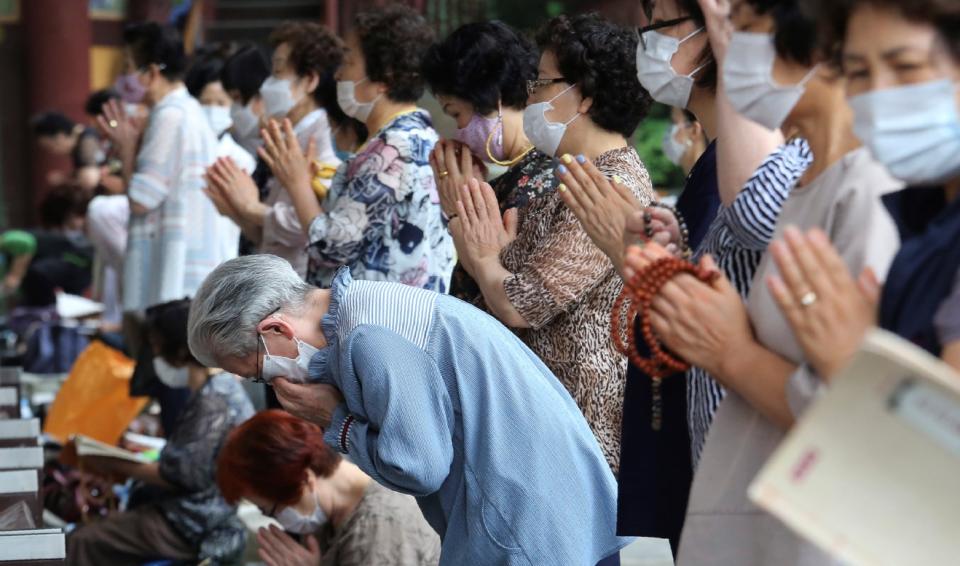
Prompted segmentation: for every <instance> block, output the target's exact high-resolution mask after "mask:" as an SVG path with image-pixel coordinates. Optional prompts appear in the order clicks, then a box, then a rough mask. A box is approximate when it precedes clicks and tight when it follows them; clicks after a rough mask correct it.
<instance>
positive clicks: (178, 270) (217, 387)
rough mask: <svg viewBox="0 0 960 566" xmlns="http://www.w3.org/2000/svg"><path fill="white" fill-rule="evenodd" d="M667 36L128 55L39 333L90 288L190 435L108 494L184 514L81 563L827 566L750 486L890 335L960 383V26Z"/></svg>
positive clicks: (591, 19)
mask: <svg viewBox="0 0 960 566" xmlns="http://www.w3.org/2000/svg"><path fill="white" fill-rule="evenodd" d="M644 11H645V14H646V17H647V20H648V23H647V25H645V26H643V27H641V28H639V29H631V28H626V27H623V26H620V25H617V24H614V23H612V22H610V21H608V20H606V19H604V18H602V17H600V16H598V15H596V14H578V15H559V16H556V17H553V18H550V19H549V20H548V21H546V22H544V23H543V25H542V26H541V27H540V29H539V30H538V31H537V32H536V33H535V34H533V35H531V36H527V35H525V34H524V33H521V32H520V31H518V30H515V29H513V28H511V27H510V26H508V25H506V24H504V23H502V22H499V21H486V22H477V23H470V24H466V25H464V26H462V27H460V28H458V29H456V30H454V31H453V32H451V33H450V34H449V35H447V36H446V37H435V34H434V32H433V30H432V27H431V26H430V25H429V24H428V23H427V21H426V20H425V19H424V18H423V17H422V16H421V15H419V14H418V13H417V12H415V11H414V10H412V9H410V8H407V7H404V6H400V5H391V6H388V7H385V8H382V9H378V10H376V11H371V12H366V13H362V14H360V15H359V16H357V18H356V19H355V21H353V22H352V25H351V26H349V27H348V30H347V32H346V33H345V34H344V35H343V37H338V36H337V35H335V34H334V33H332V32H331V31H330V30H329V29H328V28H326V27H324V26H321V25H319V24H316V23H309V22H288V23H285V24H283V25H281V26H279V27H278V28H277V29H276V30H275V31H274V32H273V33H272V34H271V36H270V48H271V55H270V57H269V58H268V57H267V55H266V54H265V53H264V52H263V51H262V50H261V48H260V47H258V46H255V45H245V46H240V47H236V46H213V47H209V46H207V47H205V48H203V49H201V50H199V51H198V52H197V53H195V54H194V55H193V56H191V57H187V55H186V54H185V52H184V48H183V42H182V39H181V37H180V36H179V34H178V33H177V32H176V31H175V30H173V29H170V28H167V27H164V26H161V25H158V24H154V23H143V24H133V25H131V26H129V27H128V28H127V30H126V32H125V34H124V43H125V65H126V68H127V71H128V72H127V73H126V74H124V75H123V76H122V77H120V78H119V79H118V81H117V85H116V88H115V89H110V90H107V91H101V92H97V93H94V94H93V95H91V98H90V101H89V102H88V104H87V109H88V113H89V114H90V116H91V123H90V125H83V124H77V123H75V122H73V121H72V120H70V119H69V118H67V117H65V116H63V115H62V114H59V113H56V112H50V113H46V114H43V115H41V116H37V117H36V118H35V119H34V121H33V122H32V126H33V130H34V132H35V134H36V137H37V139H38V140H39V145H40V147H41V148H42V150H44V151H49V152H53V153H57V154H62V155H69V156H71V158H72V160H73V165H74V170H73V171H72V172H71V173H70V174H62V173H61V174H56V175H51V179H50V181H51V182H52V183H55V184H56V185H57V187H58V188H57V189H56V190H54V191H52V192H51V193H50V194H49V196H47V197H46V200H45V207H44V214H43V217H44V224H45V231H44V232H42V233H41V235H44V234H51V235H49V236H47V238H46V243H45V240H44V238H42V237H40V236H36V235H33V234H27V233H21V232H9V233H6V234H3V236H2V238H0V245H2V246H3V250H4V253H5V254H7V255H8V256H9V257H10V258H11V262H10V266H11V268H10V269H9V270H8V274H7V276H6V277H5V279H4V281H3V286H4V290H5V291H7V292H13V291H14V290H16V289H23V291H24V293H23V294H24V300H25V301H26V302H27V303H28V304H30V305H37V306H42V305H45V304H50V302H51V301H54V300H55V292H56V291H57V290H67V291H70V292H76V293H81V292H83V291H84V290H85V289H86V288H88V287H90V286H91V285H93V286H94V287H95V290H94V292H95V294H96V296H97V298H99V299H100V300H102V301H104V302H105V303H106V305H107V311H106V313H105V315H104V322H105V324H108V325H109V327H110V328H112V329H115V330H117V331H118V332H122V342H123V347H124V350H125V351H126V352H127V353H128V354H129V355H130V356H131V357H133V358H134V359H135V360H136V361H137V370H136V374H135V379H134V386H133V387H134V389H136V388H137V387H140V388H141V389H140V394H149V395H151V396H153V397H155V398H156V399H157V400H158V401H159V403H160V405H161V408H162V415H163V423H164V433H165V435H166V436H167V445H166V448H164V450H163V452H162V453H161V455H160V460H159V461H158V462H157V463H154V464H131V463H129V462H111V461H109V460H103V459H98V460H97V461H94V462H91V463H90V465H89V466H88V467H89V468H91V469H96V470H98V471H99V472H100V473H102V474H104V475H113V476H124V477H132V478H135V479H138V480H141V481H142V482H143V483H145V484H148V485H151V486H153V487H154V488H155V492H156V493H155V494H154V495H152V496H151V497H150V498H149V499H147V500H146V501H144V502H142V503H140V504H139V505H136V506H131V507H130V508H129V509H127V510H125V511H123V512H121V513H115V514H113V515H111V516H110V517H108V518H106V519H103V520H100V521H96V522H92V523H90V524H87V525H84V526H81V527H80V528H79V529H77V530H76V531H75V532H74V533H73V534H72V535H71V536H70V537H69V538H68V563H70V564H77V565H94V564H95V565H99V564H127V563H130V564H139V563H143V562H145V561H147V560H150V559H160V558H164V559H171V560H179V561H204V560H206V561H209V562H207V563H231V562H234V561H236V560H238V559H239V557H240V556H241V555H242V554H243V552H244V548H245V539H246V531H245V527H244V525H243V523H241V522H240V520H239V519H238V516H237V504H238V503H239V502H241V501H248V502H250V503H252V504H253V505H254V506H255V507H256V508H258V509H259V511H260V513H261V514H262V515H264V516H266V517H270V518H272V519H274V520H275V522H276V523H275V524H273V525H272V526H269V527H264V528H262V529H260V531H259V532H258V534H257V536H256V542H257V544H258V546H259V553H260V557H261V558H262V559H263V561H264V562H266V564H268V566H275V565H302V566H306V565H320V564H323V565H342V566H351V565H370V564H378V565H381V564H382V565H387V564H396V565H404V566H412V565H428V564H443V565H466V564H498V565H500V564H502V565H508V564H509V565H514V564H516V565H520V564H525V565H528V564H550V565H553V564H556V565H582V566H594V565H598V566H599V565H616V564H619V561H620V559H619V552H620V550H621V549H622V548H623V547H625V546H626V545H627V544H629V543H630V542H631V541H632V540H633V539H632V537H659V538H665V539H668V540H669V541H670V545H671V548H672V550H673V551H674V553H675V556H676V559H677V561H678V563H679V564H682V565H700V564H709V565H720V566H725V565H729V566H743V565H748V564H757V565H761V564H763V565H767V564H769V565H777V566H781V565H797V566H802V565H821V564H831V563H833V559H832V558H831V557H830V556H828V555H827V554H826V553H825V552H824V551H823V550H822V549H820V548H819V547H817V546H816V545H814V544H813V543H811V542H809V541H807V540H806V539H804V538H802V537H800V536H799V535H797V534H796V533H794V532H793V531H792V530H791V529H789V528H788V527H787V526H785V525H784V524H783V523H781V522H780V521H779V520H778V519H777V518H775V517H774V516H772V515H770V514H768V513H766V512H765V511H763V510H761V509H760V508H759V507H757V506H755V505H754V504H753V503H751V502H750V500H749V499H748V497H747V489H748V486H749V484H750V482H751V481H752V480H753V478H754V477H755V476H756V475H757V473H758V471H759V470H760V468H761V466H762V465H763V464H764V463H765V462H766V461H767V459H768V458H769V457H770V456H771V455H772V454H773V452H774V450H775V449H776V448H777V446H778V445H779V444H780V443H781V441H782V440H783V438H784V435H785V434H786V433H787V432H788V431H789V430H790V429H791V427H792V426H793V425H794V423H795V422H796V421H797V419H798V418H799V417H800V416H802V415H803V413H804V412H805V411H806V410H807V408H808V407H809V406H810V405H811V403H813V402H814V401H815V400H816V398H817V397H818V396H819V395H820V394H822V393H823V392H824V391H826V390H828V389H829V387H830V384H831V381H832V380H833V379H834V378H835V376H837V374H838V373H839V372H840V371H841V370H842V369H843V368H844V367H845V366H846V365H847V363H848V362H849V361H850V360H851V359H852V358H853V356H854V354H855V352H856V351H857V349H858V348H859V346H860V343H861V341H862V339H863V337H864V336H865V335H866V333H867V332H868V330H869V329H870V328H872V327H874V326H879V327H881V328H884V329H886V330H889V331H891V332H894V333H896V334H898V335H900V336H901V337H903V338H905V339H907V340H909V341H911V342H913V343H915V344H917V345H919V346H920V347H922V348H924V349H926V350H927V351H928V352H930V353H931V354H933V355H935V356H937V357H940V358H942V359H943V360H944V361H945V362H946V363H947V364H949V365H951V366H953V367H954V368H956V369H957V370H960V246H957V242H960V209H958V207H960V204H958V203H960V198H957V197H958V196H960V94H958V93H960V91H958V86H957V85H958V84H960V5H958V4H957V3H956V2H955V1H954V0H914V1H913V2H910V3H907V2H903V1H902V0H729V1H727V0H649V1H647V2H645V3H644ZM425 94H430V95H432V96H433V97H434V98H435V100H436V102H437V104H438V106H439V108H440V109H441V110H442V112H443V113H444V114H446V115H447V116H449V118H451V119H452V120H453V121H454V122H455V123H456V129H455V133H454V135H453V136H452V137H450V138H446V139H444V138H441V136H440V135H439V134H438V132H437V131H436V129H435V128H434V125H433V121H432V117H431V115H430V113H429V112H428V111H427V110H425V109H424V108H422V107H420V106H418V104H419V102H420V101H421V100H422V99H423V97H424V95H425ZM652 103H659V104H663V105H667V106H669V107H671V109H672V113H671V127H670V128H669V131H668V132H667V134H666V135H665V137H664V139H663V151H664V154H665V155H666V156H667V158H668V159H669V160H670V161H672V162H673V163H674V164H676V165H678V166H680V167H682V169H683V171H684V173H686V181H685V184H684V186H683V188H682V191H681V192H680V193H679V195H678V198H677V199H676V203H675V205H670V204H667V203H666V202H665V200H664V199H663V198H662V197H661V196H660V194H658V192H657V191H656V190H655V188H654V186H653V183H652V181H651V176H650V174H649V173H648V171H647V168H646V166H645V165H644V162H643V160H642V159H641V157H640V155H639V154H638V153H637V151H636V149H635V148H634V145H633V143H632V141H631V138H632V136H633V133H634V131H635V130H636V129H637V128H638V126H639V125H640V124H641V123H642V122H643V121H644V120H645V119H647V117H648V112H649V111H650V108H651V104H652ZM627 296H629V297H634V300H642V301H644V302H643V305H644V306H643V307H642V308H639V312H638V317H637V318H636V319H635V320H634V319H629V318H628V319H624V318H623V316H622V312H623V311H622V309H621V308H620V307H621V306H622V299H623V297H627ZM651 356H652V359H653V360H654V362H648V361H647V360H646V359H645V358H647V357H651ZM681 362H683V363H681ZM687 365H689V368H688V369H684V368H685V367H686V366H687ZM243 380H247V381H248V382H249V381H253V382H256V383H263V384H265V390H266V391H267V392H268V395H267V397H268V399H267V402H266V405H267V407H268V409H267V410H262V411H260V412H255V408H254V406H253V404H252V403H251V400H250V399H249V397H248V394H247V390H248V389H249V387H250V385H249V383H247V384H246V387H247V389H245V388H244V386H242V385H241V383H242V381H243ZM134 392H135V393H136V391H134ZM281 409H282V410H281ZM278 525H279V526H278Z"/></svg>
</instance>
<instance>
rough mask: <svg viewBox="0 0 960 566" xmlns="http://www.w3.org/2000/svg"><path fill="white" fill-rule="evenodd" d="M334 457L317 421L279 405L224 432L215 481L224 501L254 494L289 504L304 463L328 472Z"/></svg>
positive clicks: (332, 468) (299, 484)
mask: <svg viewBox="0 0 960 566" xmlns="http://www.w3.org/2000/svg"><path fill="white" fill-rule="evenodd" d="M340 460H341V456H340V454H338V453H336V452H334V451H333V450H331V449H330V447H329V446H327V445H326V443H324V441H323V430H321V429H320V427H318V426H317V425H315V424H313V423H310V422H307V421H304V420H301V419H298V418H297V417H295V416H293V415H291V414H289V413H287V412H284V411H280V410H270V411H262V412H260V413H257V414H256V415H254V416H253V418H251V419H250V420H248V421H246V422H245V423H243V424H241V425H240V426H238V427H237V428H235V429H234V430H233V431H232V432H231V433H230V435H229V436H228V437H227V441H226V443H225V444H224V446H223V448H222V449H221V450H220V456H219V459H218V461H217V484H218V485H219V486H220V492H221V493H222V494H223V497H224V499H226V500H227V501H228V502H229V503H236V502H237V501H238V500H240V499H241V498H242V497H244V496H245V495H248V494H254V495H257V496H260V497H263V498H265V499H269V500H271V501H275V502H277V503H278V504H279V505H293V504H294V503H296V502H297V500H299V499H300V492H301V489H302V487H303V484H304V482H306V481H307V469H311V470H313V473H315V474H316V475H317V476H319V477H330V476H331V475H332V474H333V472H334V471H335V470H336V469H337V466H338V465H339V464H340Z"/></svg>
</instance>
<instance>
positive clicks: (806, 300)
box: [800, 291, 817, 308]
mask: <svg viewBox="0 0 960 566" xmlns="http://www.w3.org/2000/svg"><path fill="white" fill-rule="evenodd" d="M815 302H817V294H816V293H814V292H813V291H807V292H806V293H804V294H803V296H802V297H800V306H802V307H803V308H807V307H809V306H811V305H813V303H815Z"/></svg>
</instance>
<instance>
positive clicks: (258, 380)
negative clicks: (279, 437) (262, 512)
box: [253, 333, 276, 517]
mask: <svg viewBox="0 0 960 566" xmlns="http://www.w3.org/2000/svg"><path fill="white" fill-rule="evenodd" d="M255 334H256V341H257V377H255V378H253V382H254V383H266V381H264V379H263V362H262V361H261V360H262V358H261V357H260V343H261V342H262V340H261V339H260V334H259V333H255ZM274 507H276V505H274ZM271 517H272V515H271Z"/></svg>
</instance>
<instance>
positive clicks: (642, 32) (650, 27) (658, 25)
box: [637, 16, 693, 49]
mask: <svg viewBox="0 0 960 566" xmlns="http://www.w3.org/2000/svg"><path fill="white" fill-rule="evenodd" d="M692 19H693V16H683V17H680V18H674V19H672V20H663V21H660V22H657V23H655V24H650V25H648V26H643V27H642V28H638V29H637V35H639V36H640V43H641V44H642V45H643V48H644V49H646V48H647V42H646V41H644V39H643V36H644V35H645V34H646V33H647V32H648V31H656V30H658V29H663V28H669V27H673V26H676V25H680V24H682V23H683V22H686V21H689V20H692Z"/></svg>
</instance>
